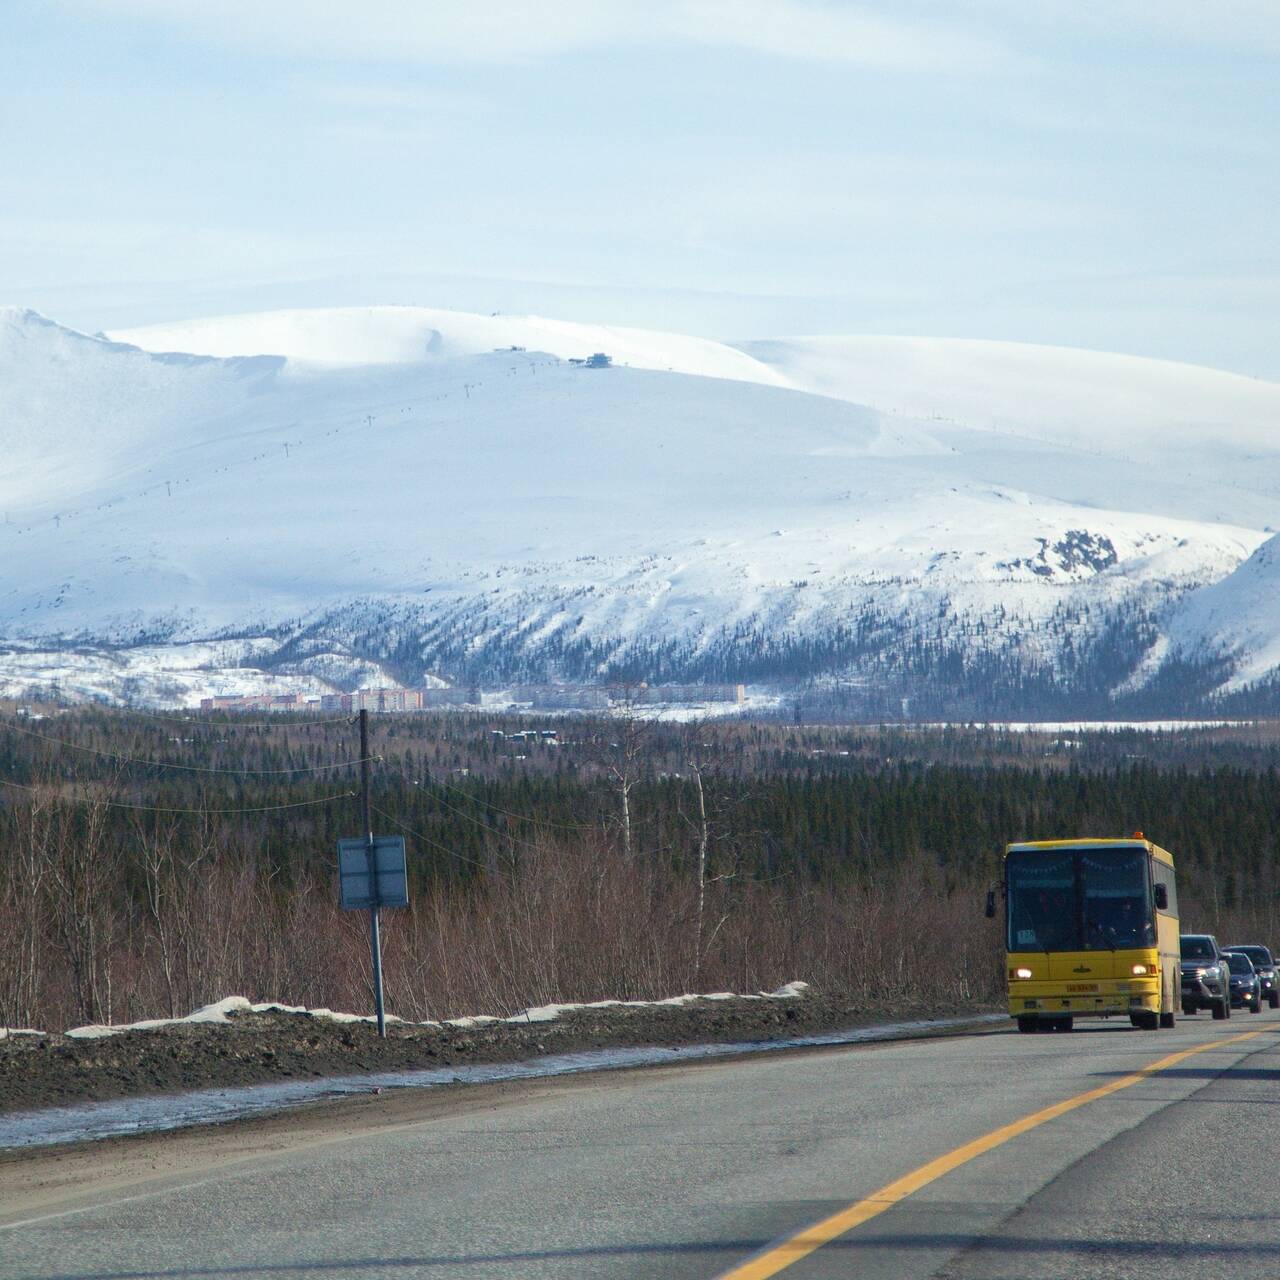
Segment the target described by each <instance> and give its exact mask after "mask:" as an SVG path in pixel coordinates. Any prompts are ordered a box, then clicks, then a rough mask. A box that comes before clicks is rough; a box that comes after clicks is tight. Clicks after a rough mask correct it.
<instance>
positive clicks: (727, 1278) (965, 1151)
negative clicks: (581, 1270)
mask: <svg viewBox="0 0 1280 1280" xmlns="http://www.w3.org/2000/svg"><path fill="white" fill-rule="evenodd" d="M1267 1030H1268V1028H1265V1027H1264V1028H1263V1029H1262V1030H1261V1031H1246V1032H1244V1033H1243V1034H1242V1035H1238V1036H1228V1037H1227V1038H1226V1039H1225V1040H1211V1041H1209V1043H1208V1044H1198V1045H1196V1047H1195V1048H1194V1049H1183V1050H1182V1051H1181V1052H1179V1053H1171V1054H1170V1055H1169V1056H1168V1057H1167V1058H1160V1059H1159V1060H1158V1061H1156V1062H1153V1063H1151V1064H1150V1066H1146V1067H1143V1068H1142V1069H1141V1070H1140V1071H1135V1072H1133V1073H1132V1074H1131V1075H1127V1076H1121V1077H1120V1078H1119V1079H1118V1080H1113V1081H1112V1082H1111V1083H1110V1084H1104V1085H1099V1086H1098V1088H1096V1089H1090V1090H1089V1091H1088V1092H1087V1093H1078V1094H1076V1096H1075V1097H1074V1098H1068V1099H1066V1101H1065V1102H1055V1103H1054V1104H1053V1106H1051V1107H1045V1108H1044V1110H1043V1111H1035V1112H1033V1113H1032V1114H1031V1115H1029V1116H1023V1118H1022V1119H1021V1120H1015V1121H1013V1123H1012V1124H1006V1125H1003V1126H1001V1127H1000V1128H999V1129H993V1130H992V1131H991V1132H990V1133H988V1134H984V1135H983V1136H982V1137H981V1138H975V1139H974V1140H973V1141H972V1142H966V1143H965V1144H964V1146H962V1147H956V1149H955V1150H954V1151H948V1152H947V1153H946V1155H941V1156H938V1158H937V1159H936V1160H930V1161H929V1163H928V1164H922V1165H921V1166H920V1167H919V1168H918V1169H913V1170H912V1171H911V1172H910V1173H908V1174H904V1175H903V1176H902V1177H901V1178H897V1179H895V1180H894V1181H893V1182H890V1183H889V1184H888V1185H887V1186H883V1187H881V1188H880V1190H879V1191H874V1192H872V1194H871V1195H869V1196H867V1197H866V1199H865V1200H859V1201H857V1203H856V1204H851V1205H849V1206H848V1207H847V1208H844V1209H841V1210H840V1212H839V1213H833V1214H832V1215H831V1217H829V1218H823V1219H822V1221H821V1222H815V1223H813V1224H812V1225H811V1226H808V1227H805V1228H803V1229H802V1230H800V1231H798V1232H797V1233H796V1234H795V1235H793V1236H788V1237H787V1238H786V1239H785V1240H783V1241H781V1242H780V1243H778V1244H773V1245H770V1246H769V1247H768V1248H767V1249H766V1250H765V1251H764V1252H763V1253H758V1254H756V1256H755V1257H754V1258H749V1259H748V1260H747V1261H746V1262H743V1263H741V1264H740V1265H738V1266H736V1267H734V1268H733V1269H732V1270H731V1271H725V1272H722V1273H721V1275H720V1276H719V1277H718V1280H767V1277H769V1276H776V1275H777V1274H778V1272H780V1271H784V1270H785V1269H786V1268H787V1267H790V1266H792V1265H794V1264H795V1263H797V1262H799V1261H800V1259H801V1258H807V1257H808V1256H809V1254H811V1253H813V1252H815V1251H816V1250H818V1249H821V1248H822V1246H823V1245H824V1244H830V1243H831V1241H832V1240H835V1239H836V1238H837V1237H839V1236H842V1235H844V1234H845V1232H846V1231H852V1230H853V1228H854V1227H859V1226H861V1225H862V1224H863V1223H864V1222H867V1221H868V1220H870V1219H871V1218H874V1217H877V1216H878V1215H879V1214H882V1213H883V1212H884V1211H885V1210H886V1209H892V1208H893V1206H894V1205H895V1204H897V1203H898V1202H899V1201H901V1200H905V1199H906V1198H907V1197H908V1196H909V1195H913V1194H914V1193H915V1192H917V1191H919V1190H920V1188H921V1187H927V1186H928V1185H929V1183H931V1182H936V1181H937V1180H938V1179H939V1178H941V1177H942V1175H943V1174H945V1173H950V1172H951V1171H952V1170H953V1169H958V1168H959V1167H960V1166H961V1165H964V1164H968V1163H969V1161H970V1160H976V1159H977V1158H978V1156H980V1155H985V1154H986V1153H987V1152H988V1151H991V1150H993V1149H994V1148H996V1147H999V1146H1002V1145H1003V1144H1004V1143H1006V1142H1008V1141H1009V1140H1010V1139H1011V1138H1016V1137H1018V1135H1019V1134H1023V1133H1026V1132H1027V1131H1028V1130H1029V1129H1035V1128H1038V1127H1039V1126H1040V1125H1042V1124H1045V1123H1047V1122H1048V1121H1050V1120H1056V1119H1057V1118H1058V1117H1059V1116H1062V1115H1066V1113H1067V1112H1068V1111H1074V1110H1075V1109H1076V1108H1077V1107H1084V1106H1087V1105H1088V1104H1089V1103H1091V1102H1097V1101H1098V1099H1099V1098H1105V1097H1107V1096H1109V1095H1110V1094H1113V1093H1119V1092H1120V1090H1121V1089H1128V1088H1129V1087H1130V1086H1131V1085H1135V1084H1140V1083H1141V1082H1142V1081H1143V1080H1146V1079H1149V1078H1150V1077H1151V1076H1153V1075H1155V1074H1156V1072H1158V1071H1165V1070H1167V1069H1168V1068H1169V1067H1173V1066H1176V1065H1177V1064H1178V1063H1179V1062H1185V1061H1186V1060H1187V1059H1188V1058H1190V1057H1192V1056H1193V1055H1195V1054H1197V1053H1204V1052H1205V1050H1206V1049H1221V1048H1224V1047H1225V1046H1227V1045H1229V1044H1239V1043H1240V1042H1241V1041H1243V1040H1252V1039H1253V1038H1254V1036H1260V1035H1265V1034H1266V1031H1267Z"/></svg>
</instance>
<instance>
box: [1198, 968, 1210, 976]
mask: <svg viewBox="0 0 1280 1280" xmlns="http://www.w3.org/2000/svg"><path fill="white" fill-rule="evenodd" d="M1208 972H1209V970H1208V969H1197V970H1196V977H1197V978H1203V977H1204V975H1205V974H1206V973H1208Z"/></svg>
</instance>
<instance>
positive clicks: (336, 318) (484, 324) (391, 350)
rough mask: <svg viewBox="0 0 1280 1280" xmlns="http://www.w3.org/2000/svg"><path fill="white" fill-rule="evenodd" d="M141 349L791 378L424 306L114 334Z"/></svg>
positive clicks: (670, 347) (566, 325)
mask: <svg viewBox="0 0 1280 1280" xmlns="http://www.w3.org/2000/svg"><path fill="white" fill-rule="evenodd" d="M109 336H110V337H111V338H113V339H115V340H116V341H117V342H127V343H131V344H132V345H134V346H135V347H141V348H142V349H143V350H144V351H155V352H165V351H182V352H190V353H194V354H197V355H205V356H258V355H278V356H285V357H286V358H287V359H289V360H292V361H295V362H300V363H309V364H328V365H335V366H352V365H364V364H421V363H423V362H425V361H443V360H454V359H457V357H459V356H478V355H487V354H489V353H491V352H495V351H496V352H499V353H502V352H510V351H512V350H514V349H519V348H523V349H524V350H526V351H542V352H546V353H547V354H548V355H553V356H558V357H560V359H562V360H574V359H579V360H580V359H585V358H586V357H588V356H590V355H592V354H594V353H595V352H597V351H603V352H605V353H606V354H608V355H609V356H611V357H612V359H613V360H614V362H615V363H617V364H620V365H628V366H630V367H631V368H634V369H662V370H665V371H667V372H669V373H695V374H699V375H701V376H702V377H705V378H737V379H739V380H741V381H744V382H763V383H767V384H769V385H771V386H786V385H788V384H787V381H786V379H785V378H784V377H783V376H782V375H780V374H778V373H775V372H774V371H773V370H772V369H771V368H769V367H768V366H767V365H763V364H760V363H759V362H758V361H756V360H753V359H752V358H751V357H750V356H748V355H746V354H744V353H743V352H741V351H739V350H737V349H736V348H734V347H730V346H726V345H724V344H723V343H720V342H710V341H708V340H707V339H706V338H692V337H686V336H685V335H684V334H678V333H656V332H653V331H652V330H649V329H625V328H619V327H617V326H615V325H603V324H574V323H573V322H571V321H567V320H548V319H544V318H543V317H542V316H505V315H492V316H477V315H468V314H466V313H465V312H460V311H435V310H430V309H428V308H426V307H335V308H328V309H325V308H319V309H316V310H311V311H265V312H259V313H257V314H252V315H238V316H215V317H212V318H211V319H208V320H192V321H188V322H186V323H184V324H163V325H148V326H146V327H145V328H141V329H117V330H113V331H112V332H111V334H110V335H109Z"/></svg>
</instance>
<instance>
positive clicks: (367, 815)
mask: <svg viewBox="0 0 1280 1280" xmlns="http://www.w3.org/2000/svg"><path fill="white" fill-rule="evenodd" d="M371 803H372V802H371V800H370V798H369V712H368V709H367V708H365V707H361V708H360V811H361V818H362V819H363V821H362V824H361V825H362V826H363V827H364V845H365V860H366V861H367V863H368V865H369V950H370V951H371V952H372V953H373V1004H374V1008H375V1009H376V1010H377V1014H378V1037H379V1039H382V1040H385V1039H386V1038H387V1014H386V1009H385V1008H384V1006H383V1003H382V934H381V933H380V932H379V929H378V867H377V862H376V859H375V852H374V847H373V816H372V810H371V808H370V805H371Z"/></svg>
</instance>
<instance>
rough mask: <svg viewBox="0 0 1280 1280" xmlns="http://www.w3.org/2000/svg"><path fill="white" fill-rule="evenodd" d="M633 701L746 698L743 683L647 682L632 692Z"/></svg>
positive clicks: (745, 689)
mask: <svg viewBox="0 0 1280 1280" xmlns="http://www.w3.org/2000/svg"><path fill="white" fill-rule="evenodd" d="M633 700H634V701H635V702H642V703H678V704H682V705H687V704H689V703H699V702H734V703H742V702H746V700H747V686H746V685H744V684H647V685H641V686H639V688H638V689H637V690H635V692H634V694H633Z"/></svg>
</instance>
